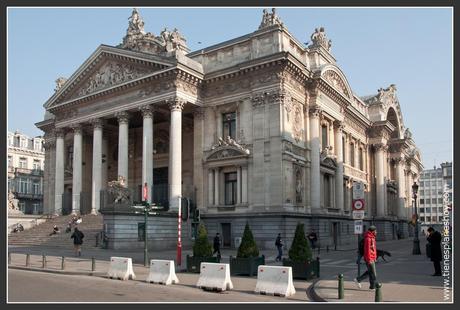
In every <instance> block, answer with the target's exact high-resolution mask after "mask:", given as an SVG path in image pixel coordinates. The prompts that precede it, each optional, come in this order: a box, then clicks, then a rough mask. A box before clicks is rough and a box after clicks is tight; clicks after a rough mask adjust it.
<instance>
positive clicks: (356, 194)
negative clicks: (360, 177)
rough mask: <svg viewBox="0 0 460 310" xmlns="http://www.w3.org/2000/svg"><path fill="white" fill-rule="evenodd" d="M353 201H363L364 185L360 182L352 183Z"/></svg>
mask: <svg viewBox="0 0 460 310" xmlns="http://www.w3.org/2000/svg"><path fill="white" fill-rule="evenodd" d="M353 199H363V200H364V184H363V183H361V182H353Z"/></svg>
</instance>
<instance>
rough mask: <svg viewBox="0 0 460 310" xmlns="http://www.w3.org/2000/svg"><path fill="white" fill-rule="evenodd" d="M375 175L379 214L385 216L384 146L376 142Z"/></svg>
mask: <svg viewBox="0 0 460 310" xmlns="http://www.w3.org/2000/svg"><path fill="white" fill-rule="evenodd" d="M374 147H375V176H376V188H377V190H376V198H377V199H376V200H377V203H376V204H377V216H378V217H383V216H385V190H386V189H385V178H384V156H383V153H384V148H385V145H383V144H381V143H380V144H375V145H374Z"/></svg>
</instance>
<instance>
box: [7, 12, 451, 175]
mask: <svg viewBox="0 0 460 310" xmlns="http://www.w3.org/2000/svg"><path fill="white" fill-rule="evenodd" d="M139 10H140V14H141V16H142V17H143V19H144V22H145V29H146V31H149V32H152V33H154V34H155V35H158V34H159V33H160V31H161V30H162V29H163V28H164V27H168V28H170V29H172V28H174V27H177V28H178V29H179V31H180V32H181V33H182V34H183V35H184V36H185V38H186V39H187V44H188V46H189V48H190V49H191V50H192V51H194V50H197V49H200V48H203V47H206V46H209V45H212V44H216V43H219V42H222V41H225V40H229V39H232V38H235V37H238V36H241V35H245V34H247V33H250V32H253V31H254V30H256V29H257V27H258V26H259V23H260V20H261V17H262V8H225V9H221V8H168V9H165V8H139ZM131 11H132V8H131V7H123V8H27V9H25V8H10V9H9V10H8V130H11V131H14V130H16V129H17V130H20V131H22V132H24V133H25V134H28V135H32V136H35V135H41V134H42V132H41V131H40V130H38V129H37V128H36V127H35V126H34V123H36V122H38V121H41V120H43V115H44V112H45V110H44V108H43V104H44V103H45V101H46V100H47V99H48V98H49V97H50V96H51V95H52V94H53V93H54V91H53V90H54V87H55V82H54V81H55V80H56V78H57V77H59V76H65V77H69V76H70V75H71V74H72V73H73V72H74V71H75V70H76V69H77V68H78V67H79V66H80V65H81V64H82V63H83V62H84V61H85V60H86V58H87V57H88V56H89V55H90V54H91V53H92V52H93V51H94V50H95V49H96V48H97V47H98V46H99V45H100V44H108V45H117V44H119V43H121V40H122V38H123V36H124V35H125V33H126V29H127V26H128V17H129V16H130V15H131ZM277 12H278V14H279V16H280V17H281V19H282V21H283V22H284V24H285V25H286V26H287V28H288V29H289V31H290V32H291V33H292V34H293V35H294V36H295V37H296V38H297V39H299V41H301V42H308V41H310V35H311V33H312V32H313V31H314V29H315V28H316V27H319V26H324V27H325V29H326V33H327V35H328V37H329V38H330V39H331V40H332V53H333V55H334V56H335V58H336V59H337V63H338V65H339V66H340V67H341V68H342V70H343V71H344V72H345V74H346V76H347V78H348V81H349V83H350V84H351V87H352V89H353V91H354V92H355V93H356V94H358V95H359V96H363V95H369V94H374V93H376V92H377V89H378V88H380V87H387V86H389V85H390V84H392V83H394V84H396V86H397V95H398V98H399V101H400V104H401V109H402V113H403V118H404V124H405V126H406V127H408V128H410V129H411V131H412V133H413V137H414V139H415V141H416V143H417V145H418V146H419V148H420V150H421V153H422V157H423V163H424V165H425V168H427V169H430V168H431V167H432V166H433V165H434V163H436V164H437V165H439V163H441V162H443V161H451V160H452V144H453V142H452V120H453V116H452V100H453V98H452V70H453V69H452V11H451V9H449V8H361V9H359V8H334V9H328V8H283V7H280V8H277ZM199 42H201V44H200V43H199Z"/></svg>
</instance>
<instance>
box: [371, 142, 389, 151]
mask: <svg viewBox="0 0 460 310" xmlns="http://www.w3.org/2000/svg"><path fill="white" fill-rule="evenodd" d="M372 146H373V147H374V148H375V150H376V151H386V150H388V145H386V144H384V143H375V144H372Z"/></svg>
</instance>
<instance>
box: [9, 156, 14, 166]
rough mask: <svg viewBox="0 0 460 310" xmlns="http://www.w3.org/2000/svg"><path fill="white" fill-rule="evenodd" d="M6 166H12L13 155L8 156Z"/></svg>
mask: <svg viewBox="0 0 460 310" xmlns="http://www.w3.org/2000/svg"><path fill="white" fill-rule="evenodd" d="M8 167H13V156H8Z"/></svg>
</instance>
